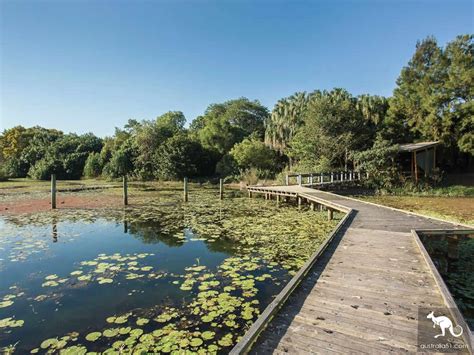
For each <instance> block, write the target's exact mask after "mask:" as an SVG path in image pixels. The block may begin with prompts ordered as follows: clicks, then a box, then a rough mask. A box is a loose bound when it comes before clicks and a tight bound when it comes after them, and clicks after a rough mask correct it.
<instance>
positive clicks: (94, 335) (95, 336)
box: [86, 332, 102, 341]
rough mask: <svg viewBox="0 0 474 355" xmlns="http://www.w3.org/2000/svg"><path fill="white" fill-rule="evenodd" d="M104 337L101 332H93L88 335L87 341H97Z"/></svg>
mask: <svg viewBox="0 0 474 355" xmlns="http://www.w3.org/2000/svg"><path fill="white" fill-rule="evenodd" d="M101 336H102V333H101V332H92V333H89V334H87V335H86V340H88V341H96V340H97V339H99V338H100V337H101Z"/></svg>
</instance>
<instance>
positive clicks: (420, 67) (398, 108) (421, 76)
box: [389, 35, 474, 165]
mask: <svg viewBox="0 0 474 355" xmlns="http://www.w3.org/2000/svg"><path fill="white" fill-rule="evenodd" d="M473 81H474V44H473V36H472V35H462V36H458V37H457V38H456V39H455V40H454V41H452V42H450V43H448V44H447V46H446V48H445V49H444V50H443V49H442V48H441V47H439V46H438V44H437V42H436V39H435V38H433V37H428V38H426V39H424V40H423V41H421V42H418V43H417V45H416V51H415V54H414V55H413V57H412V58H411V60H410V61H409V62H408V65H407V66H406V67H404V68H403V69H402V72H401V74H400V77H399V78H398V80H397V88H396V89H395V90H394V95H393V99H392V102H391V105H390V109H389V116H390V117H389V118H390V120H391V121H392V122H398V126H399V127H407V128H408V129H409V131H410V133H411V137H410V139H415V140H416V139H420V140H440V141H441V142H442V143H443V146H444V147H445V148H446V149H445V151H446V152H447V154H448V155H447V156H445V162H446V163H448V162H450V163H451V164H454V165H456V164H459V158H460V153H468V154H469V155H470V156H471V157H472V154H474V146H473V145H472V141H473V140H472V132H473V129H474V124H473V119H472V117H473V116H474V105H473V96H474V87H473V85H472V83H473Z"/></svg>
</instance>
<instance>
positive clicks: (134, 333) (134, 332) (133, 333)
mask: <svg viewBox="0 0 474 355" xmlns="http://www.w3.org/2000/svg"><path fill="white" fill-rule="evenodd" d="M142 334H143V329H140V328H137V329H133V330H132V331H130V336H131V337H134V338H138V337H139V336H140V335H142Z"/></svg>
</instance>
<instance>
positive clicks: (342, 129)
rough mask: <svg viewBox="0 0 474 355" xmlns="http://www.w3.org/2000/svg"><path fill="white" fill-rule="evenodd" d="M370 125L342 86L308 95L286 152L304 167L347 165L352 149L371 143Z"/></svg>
mask: <svg viewBox="0 0 474 355" xmlns="http://www.w3.org/2000/svg"><path fill="white" fill-rule="evenodd" d="M373 136H374V130H373V125H372V124H371V123H370V122H368V121H367V120H366V119H365V118H364V116H363V114H362V112H361V110H359V109H358V108H357V99H356V98H355V97H353V96H352V95H351V94H349V93H348V92H347V91H346V90H343V89H334V90H332V91H315V92H313V93H312V94H311V95H310V98H309V102H308V107H307V109H306V113H305V117H304V124H303V125H302V126H301V127H300V128H299V129H298V130H297V132H296V134H295V135H294V137H293V138H292V140H291V141H290V142H289V148H288V149H287V151H288V155H289V156H290V157H292V158H293V159H295V160H296V161H298V162H299V164H300V165H302V166H305V167H306V168H308V167H311V166H313V167H314V168H316V167H318V166H319V167H321V166H324V167H325V169H327V168H328V165H329V166H330V167H332V168H339V169H340V168H346V167H347V166H348V163H349V162H350V156H351V152H353V151H357V150H364V149H366V148H368V147H370V145H371V143H372V140H373Z"/></svg>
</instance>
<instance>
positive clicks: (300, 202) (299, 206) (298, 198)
mask: <svg viewBox="0 0 474 355" xmlns="http://www.w3.org/2000/svg"><path fill="white" fill-rule="evenodd" d="M296 199H297V200H298V209H301V205H302V203H303V199H302V198H301V197H300V195H298V194H297V195H296Z"/></svg>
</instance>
